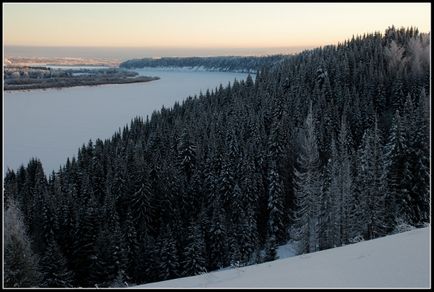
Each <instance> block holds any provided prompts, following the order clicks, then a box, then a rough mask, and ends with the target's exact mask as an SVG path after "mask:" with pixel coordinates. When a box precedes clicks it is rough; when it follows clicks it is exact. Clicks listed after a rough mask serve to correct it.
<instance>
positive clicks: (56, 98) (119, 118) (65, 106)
mask: <svg viewBox="0 0 434 292" xmlns="http://www.w3.org/2000/svg"><path fill="white" fill-rule="evenodd" d="M135 71H137V72H139V73H140V74H142V75H147V76H159V77H160V78H161V79H160V80H156V81H151V82H145V83H133V84H113V85H100V86H94V87H87V86H86V87H71V88H62V89H47V90H31V91H12V92H5V93H4V136H3V137H4V160H3V167H4V170H5V171H6V169H7V168H11V169H14V170H16V169H17V168H18V167H19V166H20V165H21V164H24V165H27V163H28V161H29V159H30V158H32V157H37V158H39V159H40V160H41V161H42V164H43V166H44V171H45V172H46V173H49V172H51V171H52V170H55V171H57V170H58V169H59V166H60V165H63V164H64V163H65V162H66V158H67V157H72V156H76V154H77V151H78V148H79V147H81V146H82V145H83V143H86V144H87V142H88V141H89V139H92V141H95V140H96V139H97V138H100V139H102V140H104V139H106V138H110V137H111V136H112V135H113V134H114V133H115V132H116V131H117V130H119V128H122V127H123V126H125V125H126V124H129V123H130V121H131V119H132V118H134V117H136V116H142V117H146V115H149V116H150V115H151V114H152V112H153V111H154V110H159V109H161V107H162V106H163V105H164V106H165V107H171V106H172V105H173V104H174V103H175V101H182V100H183V99H185V98H186V97H188V96H194V95H195V94H199V92H200V91H202V92H204V93H205V91H206V90H207V89H210V90H213V89H215V88H216V87H217V86H219V85H220V84H223V85H224V86H225V85H227V84H228V82H231V83H232V82H233V80H234V79H235V78H236V79H237V80H242V79H245V78H246V77H247V74H243V73H227V72H201V71H192V70H170V71H169V70H161V69H138V70H135Z"/></svg>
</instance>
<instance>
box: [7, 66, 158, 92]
mask: <svg viewBox="0 0 434 292" xmlns="http://www.w3.org/2000/svg"><path fill="white" fill-rule="evenodd" d="M157 79H159V77H149V76H138V73H136V72H131V71H126V70H121V69H114V68H109V69H97V70H95V69H92V70H90V69H68V70H63V69H51V68H47V67H6V68H5V70H4V90H25V89H45V88H60V87H73V86H93V85H101V84H123V83H135V82H148V81H152V80H157Z"/></svg>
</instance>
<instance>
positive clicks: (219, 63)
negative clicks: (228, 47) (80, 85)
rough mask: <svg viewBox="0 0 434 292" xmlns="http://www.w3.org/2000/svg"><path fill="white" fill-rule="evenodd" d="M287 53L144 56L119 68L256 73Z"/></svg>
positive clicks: (278, 61)
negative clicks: (258, 55) (184, 68)
mask: <svg viewBox="0 0 434 292" xmlns="http://www.w3.org/2000/svg"><path fill="white" fill-rule="evenodd" d="M289 57H290V56H288V55H271V56H263V57H254V56H248V57H247V56H246V57H241V56H219V57H163V58H158V59H153V58H144V59H133V60H128V61H125V62H122V63H121V64H120V65H119V67H121V68H129V69H133V68H144V67H188V68H203V69H204V70H208V71H224V72H247V73H256V71H257V70H260V69H261V68H262V67H263V66H273V65H276V64H278V63H280V62H283V60H284V59H287V58H289Z"/></svg>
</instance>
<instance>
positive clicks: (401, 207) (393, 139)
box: [385, 110, 411, 232]
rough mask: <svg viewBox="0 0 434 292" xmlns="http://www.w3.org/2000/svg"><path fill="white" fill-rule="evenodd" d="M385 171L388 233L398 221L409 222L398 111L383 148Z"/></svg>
mask: <svg viewBox="0 0 434 292" xmlns="http://www.w3.org/2000/svg"><path fill="white" fill-rule="evenodd" d="M385 150H386V154H385V155H386V157H385V167H386V171H387V195H386V198H385V204H386V212H385V217H386V218H385V224H386V227H387V231H388V232H390V231H392V230H393V228H394V227H395V226H396V224H397V223H398V222H400V221H404V222H407V223H408V222H409V218H408V215H409V209H408V207H409V204H410V200H411V198H410V194H409V189H408V188H409V182H410V181H411V173H410V169H409V164H408V160H407V157H406V153H407V150H408V149H407V140H406V137H405V129H404V125H403V123H402V118H401V116H400V114H399V111H398V110H397V111H395V116H394V118H393V122H392V128H391V130H390V134H389V139H388V143H387V145H386V147H385Z"/></svg>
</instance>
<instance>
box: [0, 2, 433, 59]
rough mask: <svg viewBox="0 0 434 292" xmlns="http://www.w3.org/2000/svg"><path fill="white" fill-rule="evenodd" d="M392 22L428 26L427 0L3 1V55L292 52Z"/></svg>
mask: <svg viewBox="0 0 434 292" xmlns="http://www.w3.org/2000/svg"><path fill="white" fill-rule="evenodd" d="M318 22H319V23H320V24H321V25H318ZM392 25H394V26H395V27H409V26H413V27H417V28H418V29H419V31H421V32H429V31H430V3H393V4H388V3H315V4H312V3H170V4H168V3H158V4H156V3H127V4H123V3H110V4H109V3H106V4H103V5H101V4H96V3H92V4H88V3H80V4H78V3H77V4H76V3H74V4H71V3H69V4H68V3H61V4H59V3H57V4H51V3H44V4H41V3H39V4H30V3H26V4H16V3H6V4H3V27H4V29H3V32H4V34H3V35H4V36H3V41H4V44H5V45H4V52H5V56H6V57H18V56H20V57H89V58H96V57H99V58H117V59H127V58H139V57H164V56H180V57H183V56H215V55H267V54H280V53H282V54H291V53H296V52H299V51H302V50H304V49H310V48H313V47H320V46H325V45H332V44H337V43H339V42H343V41H345V40H347V39H349V38H351V37H352V36H353V35H363V34H365V33H373V32H381V33H383V32H384V30H385V29H387V27H389V26H392Z"/></svg>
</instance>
